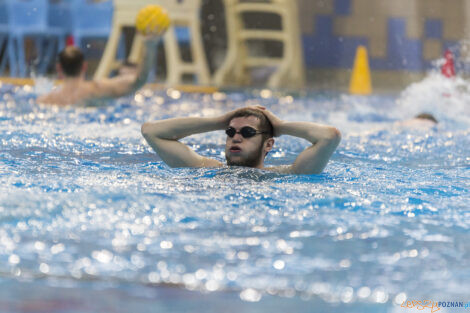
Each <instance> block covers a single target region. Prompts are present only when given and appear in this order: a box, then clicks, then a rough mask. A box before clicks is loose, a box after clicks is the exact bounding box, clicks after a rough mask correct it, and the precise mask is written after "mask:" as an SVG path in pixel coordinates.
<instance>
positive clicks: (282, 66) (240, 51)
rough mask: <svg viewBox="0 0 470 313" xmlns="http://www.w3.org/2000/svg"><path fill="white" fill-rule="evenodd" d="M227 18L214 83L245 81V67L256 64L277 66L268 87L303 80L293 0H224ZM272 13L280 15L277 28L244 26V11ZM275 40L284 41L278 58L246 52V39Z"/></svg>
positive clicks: (290, 85) (292, 84)
mask: <svg viewBox="0 0 470 313" xmlns="http://www.w3.org/2000/svg"><path fill="white" fill-rule="evenodd" d="M224 3H225V12H226V20H227V33H228V50H227V56H226V58H225V61H224V63H223V64H222V66H221V67H220V68H219V69H218V70H217V71H216V73H215V75H214V80H213V81H214V84H215V85H217V86H223V85H227V84H235V85H248V84H250V75H249V72H248V70H249V69H251V68H255V67H276V70H275V71H274V72H273V73H272V74H271V76H270V77H269V79H268V83H267V84H268V87H270V88H279V87H287V88H299V87H302V86H303V85H304V83H305V69H304V62H303V53H302V44H301V41H300V26H299V19H298V12H297V4H296V3H297V1H295V0H271V1H269V2H267V1H264V2H259V1H258V2H247V1H246V0H245V1H241V0H224ZM248 12H257V13H274V14H277V15H279V16H280V18H281V23H282V27H281V29H280V30H269V29H262V30H260V29H246V28H245V27H244V25H243V20H242V16H243V13H248ZM253 39H255V40H274V41H279V42H281V43H282V44H283V55H282V57H279V58H273V57H255V56H250V55H248V49H247V46H246V44H247V41H248V40H253Z"/></svg>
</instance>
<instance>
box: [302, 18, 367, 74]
mask: <svg viewBox="0 0 470 313" xmlns="http://www.w3.org/2000/svg"><path fill="white" fill-rule="evenodd" d="M315 30H316V32H315V34H314V35H306V36H304V37H303V47H304V55H305V63H306V64H307V66H308V67H310V68H352V65H353V62H354V56H355V53H356V48H357V46H359V45H366V46H367V40H366V39H363V38H354V37H349V38H346V37H337V36H334V35H333V20H332V17H330V16H317V18H316V21H315Z"/></svg>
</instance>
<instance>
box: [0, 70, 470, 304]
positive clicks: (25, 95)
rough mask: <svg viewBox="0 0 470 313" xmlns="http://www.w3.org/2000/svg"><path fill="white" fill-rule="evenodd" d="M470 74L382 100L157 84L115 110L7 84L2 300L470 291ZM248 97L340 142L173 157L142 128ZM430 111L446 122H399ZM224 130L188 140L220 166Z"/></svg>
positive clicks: (440, 295) (292, 142)
mask: <svg viewBox="0 0 470 313" xmlns="http://www.w3.org/2000/svg"><path fill="white" fill-rule="evenodd" d="M466 85H467V82H466V81H464V80H462V79H459V78H457V79H455V80H444V79H443V78H441V77H440V76H439V75H430V76H429V77H427V78H426V79H425V80H424V81H422V82H420V83H417V84H414V85H411V86H410V87H409V88H408V89H406V90H405V91H404V92H403V93H402V94H401V95H399V96H396V97H392V96H374V97H369V98H362V97H353V96H347V95H338V94H311V95H309V96H307V97H292V96H291V95H287V94H281V93H276V92H268V91H266V90H265V91H263V90H262V91H256V90H255V91H245V92H240V93H237V92H231V93H222V92H218V93H215V94H213V95H207V94H205V95H201V94H184V93H183V94H181V93H179V92H177V91H175V90H168V91H166V92H153V91H150V90H143V91H141V92H140V93H138V94H137V95H136V96H135V97H133V98H124V99H120V100H117V101H115V102H114V103H113V104H112V106H109V107H102V108H72V107H71V108H64V109H58V108H51V107H41V106H38V105H37V104H36V103H35V96H36V94H35V93H33V91H32V89H31V88H30V87H13V86H10V85H1V86H0V91H1V94H2V99H0V134H1V137H0V138H1V141H0V148H1V149H0V156H1V157H0V190H1V193H0V221H1V226H0V260H1V262H0V274H1V276H2V277H3V278H2V281H1V282H2V284H3V286H9V287H8V288H0V289H1V290H3V291H1V292H0V303H6V305H7V307H8V309H6V310H7V311H8V312H25V311H28V306H26V307H25V306H24V304H25V303H26V304H29V307H34V310H33V309H31V312H33V311H34V312H37V311H38V310H39V308H41V305H42V307H43V308H44V311H48V312H54V310H56V311H57V312H95V311H96V312H103V311H111V310H110V307H109V304H108V303H107V301H108V300H109V301H110V302H114V303H115V304H114V306H112V309H113V310H114V311H116V312H130V311H139V312H144V311H145V312H147V311H148V312H154V311H155V308H156V307H158V308H160V310H159V311H172V312H175V311H185V310H188V308H189V307H193V306H194V305H196V306H197V305H201V303H203V302H202V301H207V303H208V306H209V307H210V308H208V309H207V311H211V310H214V311H215V312H217V310H216V309H215V308H216V307H217V306H218V305H219V306H221V305H224V306H225V305H230V306H233V307H234V308H238V309H236V311H237V312H240V311H247V312H248V311H250V310H251V309H253V310H255V311H256V312H263V311H266V312H268V311H269V312H284V311H285V306H286V305H287V306H288V307H289V308H290V309H291V310H293V311H296V312H309V311H310V310H311V308H312V307H315V308H316V309H318V310H320V311H335V310H339V309H340V308H341V310H342V311H344V306H347V308H348V311H352V312H367V311H370V312H377V311H380V312H392V311H394V310H398V309H399V305H401V303H402V302H403V301H405V300H406V299H410V300H421V299H425V298H426V299H428V298H429V299H433V300H439V301H467V300H468V299H466V298H465V297H467V296H468V293H467V290H469V289H470V283H469V279H468V278H469V272H468V268H469V266H470V264H469V260H470V255H469V251H470V249H468V247H469V245H468V242H469V239H470V234H469V226H470V223H469V221H470V219H469V215H470V211H469V206H468V203H469V202H470V197H469V194H468V190H469V178H470V175H469V164H470V157H469V156H470V150H469V149H470V148H469V147H470V142H469V138H470V136H469V131H470V129H469V126H468V125H469V122H470V118H469V114H468V113H469V106H468V97H469V95H470V92H469V91H468V89H467V87H466ZM252 104H262V105H264V106H266V107H267V108H268V109H270V110H272V111H273V112H274V113H275V114H277V115H278V116H280V117H282V118H283V119H286V120H306V121H315V122H321V123H328V124H333V125H335V126H337V127H338V128H339V129H340V130H341V131H342V133H343V140H342V142H341V144H340V146H339V148H338V150H337V151H336V153H335V154H334V156H333V158H332V160H331V161H330V163H329V164H328V166H327V168H326V170H325V172H324V173H323V174H321V175H311V176H296V175H278V174H273V173H266V172H262V171H258V170H252V169H243V168H236V169H232V168H221V169H171V168H169V167H167V166H166V165H165V164H164V163H163V162H162V161H161V160H160V159H159V158H158V156H157V155H156V154H155V153H154V152H153V151H152V150H151V149H150V148H149V147H148V145H146V143H145V141H144V140H143V138H142V136H141V135H140V126H141V124H142V123H143V122H145V121H147V120H156V119H162V118H168V117H174V116H189V115H193V116H213V115H217V114H222V113H223V112H226V111H228V110H231V109H234V108H237V107H240V106H243V105H252ZM421 111H426V112H430V113H433V114H434V115H435V116H436V118H437V119H438V120H439V121H440V122H439V124H438V125H437V126H435V127H431V128H425V129H415V128H408V127H402V126H400V125H401V124H400V123H399V122H400V121H401V120H404V119H409V118H411V117H413V116H414V115H415V114H417V113H419V112H421ZM224 140H225V138H224V135H223V133H222V132H213V133H207V134H200V135H195V136H191V137H189V138H186V139H184V142H185V143H187V144H188V145H189V146H190V147H192V148H193V149H195V150H196V151H197V152H198V153H200V154H203V155H205V156H210V157H213V158H216V159H219V160H221V161H223V160H224V155H223V151H224V149H223V145H224ZM306 146H307V142H305V141H303V140H300V139H297V138H292V137H280V138H278V139H277V140H276V144H275V149H274V151H273V152H272V153H271V154H270V155H269V156H268V159H267V164H268V165H277V164H285V163H289V162H292V161H293V160H294V159H295V157H296V155H297V154H298V153H300V152H301V151H302V150H303V149H305V147H306ZM64 286H65V287H64ZM166 286H177V287H178V288H176V289H171V288H170V289H167V287H166ZM444 286H446V287H445V288H443V287H444ZM77 294H81V295H83V297H86V298H87V299H91V300H90V302H89V303H93V305H91V306H90V305H89V306H87V305H84V304H83V301H82V299H81V298H79V297H78V296H77ZM98 295H99V296H98ZM195 295H196V296H195ZM196 298H197V299H196ZM38 299H42V300H38ZM44 299H46V300H44ZM136 299H137V300H136ZM142 299H145V301H144V303H145V305H144V304H142V302H141V301H143V300H142ZM175 299H177V300H175ZM202 299H204V300H202ZM19 303H22V304H21V305H20V304H19ZM204 303H205V302H204ZM283 306H284V307H283ZM170 307H171V309H169V308H170ZM152 308H153V310H152ZM35 310H36V311H35ZM218 311H219V312H220V310H218ZM250 312H251V311H250Z"/></svg>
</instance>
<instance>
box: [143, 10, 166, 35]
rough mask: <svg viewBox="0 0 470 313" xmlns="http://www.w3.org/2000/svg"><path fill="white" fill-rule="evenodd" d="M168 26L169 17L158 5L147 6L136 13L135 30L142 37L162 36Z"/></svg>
mask: <svg viewBox="0 0 470 313" xmlns="http://www.w3.org/2000/svg"><path fill="white" fill-rule="evenodd" d="M168 26H170V17H169V16H168V13H167V12H166V10H165V9H163V8H162V7H160V6H158V5H148V6H146V7H144V8H142V9H141V10H140V11H139V13H137V18H136V21H135V28H136V29H137V31H139V32H140V33H141V34H143V35H150V34H151V35H162V34H163V33H164V32H165V31H166V30H167V28H168Z"/></svg>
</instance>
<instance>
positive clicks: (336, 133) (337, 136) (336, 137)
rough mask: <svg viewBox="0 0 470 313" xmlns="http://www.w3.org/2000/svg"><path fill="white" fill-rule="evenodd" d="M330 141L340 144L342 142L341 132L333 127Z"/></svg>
mask: <svg viewBox="0 0 470 313" xmlns="http://www.w3.org/2000/svg"><path fill="white" fill-rule="evenodd" d="M329 139H330V140H331V141H334V142H336V143H339V142H340V141H341V132H340V131H339V129H338V128H336V127H331V129H330V135H329Z"/></svg>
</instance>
